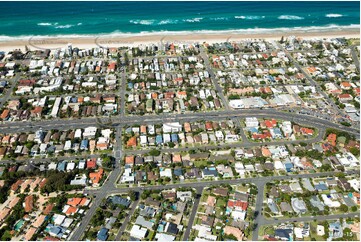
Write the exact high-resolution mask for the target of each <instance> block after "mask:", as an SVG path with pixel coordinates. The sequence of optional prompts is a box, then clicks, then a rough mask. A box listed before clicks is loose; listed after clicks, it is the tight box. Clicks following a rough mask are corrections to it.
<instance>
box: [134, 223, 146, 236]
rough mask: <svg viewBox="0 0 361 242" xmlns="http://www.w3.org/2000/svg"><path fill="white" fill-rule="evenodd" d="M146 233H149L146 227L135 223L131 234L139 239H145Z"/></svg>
mask: <svg viewBox="0 0 361 242" xmlns="http://www.w3.org/2000/svg"><path fill="white" fill-rule="evenodd" d="M146 233H147V229H146V228H140V226H139V225H133V227H132V229H131V231H130V236H132V237H135V238H139V239H143V238H144V237H145V235H146Z"/></svg>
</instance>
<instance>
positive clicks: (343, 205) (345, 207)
mask: <svg viewBox="0 0 361 242" xmlns="http://www.w3.org/2000/svg"><path fill="white" fill-rule="evenodd" d="M340 210H341V211H342V212H344V213H347V211H348V206H347V205H345V204H341V206H340Z"/></svg>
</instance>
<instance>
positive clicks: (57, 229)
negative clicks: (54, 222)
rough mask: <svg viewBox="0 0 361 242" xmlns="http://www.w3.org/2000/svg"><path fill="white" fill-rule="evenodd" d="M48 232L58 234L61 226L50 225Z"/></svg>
mask: <svg viewBox="0 0 361 242" xmlns="http://www.w3.org/2000/svg"><path fill="white" fill-rule="evenodd" d="M50 232H51V233H53V234H56V235H58V234H60V233H61V232H62V228H61V227H59V226H52V227H51V228H50Z"/></svg>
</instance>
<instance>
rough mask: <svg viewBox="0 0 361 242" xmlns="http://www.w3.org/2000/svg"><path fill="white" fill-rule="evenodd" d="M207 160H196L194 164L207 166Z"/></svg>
mask: <svg viewBox="0 0 361 242" xmlns="http://www.w3.org/2000/svg"><path fill="white" fill-rule="evenodd" d="M207 165H208V164H207V161H206V160H198V161H195V162H194V166H196V167H201V166H207Z"/></svg>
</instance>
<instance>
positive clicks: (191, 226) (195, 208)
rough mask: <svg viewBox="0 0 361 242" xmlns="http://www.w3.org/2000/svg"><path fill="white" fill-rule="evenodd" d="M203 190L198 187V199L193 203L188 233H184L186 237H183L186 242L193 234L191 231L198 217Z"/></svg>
mask: <svg viewBox="0 0 361 242" xmlns="http://www.w3.org/2000/svg"><path fill="white" fill-rule="evenodd" d="M203 188H204V187H197V188H196V191H197V193H196V197H195V199H194V202H193V207H192V211H191V214H190V216H189V220H188V225H187V228H186V231H185V232H184V235H183V240H184V241H188V239H189V235H190V233H191V230H192V228H193V223H194V219H195V217H196V215H197V210H198V206H199V202H200V200H201V196H202V192H203Z"/></svg>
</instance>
